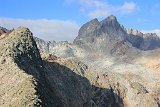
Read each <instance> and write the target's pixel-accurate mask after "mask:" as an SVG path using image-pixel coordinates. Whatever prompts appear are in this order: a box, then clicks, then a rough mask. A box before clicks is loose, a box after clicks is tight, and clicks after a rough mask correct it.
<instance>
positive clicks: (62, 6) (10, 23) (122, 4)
mask: <svg viewBox="0 0 160 107" xmlns="http://www.w3.org/2000/svg"><path fill="white" fill-rule="evenodd" d="M0 7H1V8H0V26H2V27H5V28H8V29H13V28H17V27H19V26H24V27H28V28H29V29H30V30H31V31H32V32H33V34H34V36H37V37H39V38H42V39H44V40H56V41H62V40H68V41H73V39H74V38H75V37H76V36H77V35H78V30H79V28H80V27H81V26H82V25H83V24H85V23H86V22H88V21H89V20H91V19H93V18H98V19H99V21H101V20H103V19H105V18H106V17H107V16H109V15H114V16H116V17H117V20H118V21H119V23H120V24H123V25H124V26H125V27H126V28H133V29H138V30H141V31H142V32H145V33H146V32H156V33H157V34H158V35H159V36H160V12H159V10H160V0H3V1H1V6H0Z"/></svg>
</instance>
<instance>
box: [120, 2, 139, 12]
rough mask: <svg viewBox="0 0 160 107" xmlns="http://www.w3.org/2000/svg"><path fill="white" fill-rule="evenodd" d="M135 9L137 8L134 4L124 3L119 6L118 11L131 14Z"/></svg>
mask: <svg viewBox="0 0 160 107" xmlns="http://www.w3.org/2000/svg"><path fill="white" fill-rule="evenodd" d="M136 8H137V6H136V4H135V3H133V2H125V3H124V4H123V5H122V6H121V8H120V10H121V11H122V12H124V13H132V12H134V11H135V10H136Z"/></svg>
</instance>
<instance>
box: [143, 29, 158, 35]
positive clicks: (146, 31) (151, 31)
mask: <svg viewBox="0 0 160 107" xmlns="http://www.w3.org/2000/svg"><path fill="white" fill-rule="evenodd" d="M142 32H143V33H156V34H157V35H158V36H159V37H160V29H155V30H142Z"/></svg>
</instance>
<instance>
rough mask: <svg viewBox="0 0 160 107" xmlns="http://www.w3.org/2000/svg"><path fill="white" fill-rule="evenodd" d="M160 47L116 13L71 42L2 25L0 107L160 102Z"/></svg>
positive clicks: (121, 106)
mask: <svg viewBox="0 0 160 107" xmlns="http://www.w3.org/2000/svg"><path fill="white" fill-rule="evenodd" d="M35 36H36V35H35ZM159 47H160V39H159V37H158V36H157V35H156V34H154V33H148V34H143V33H141V32H140V31H138V30H134V29H126V28H124V27H123V25H121V24H119V23H118V21H117V19H116V17H115V16H112V15H111V16H109V17H107V18H106V19H104V20H102V21H98V20H97V19H93V20H91V21H89V22H87V23H86V24H84V25H83V26H82V27H81V28H80V30H79V34H78V36H77V37H76V38H75V39H74V41H73V43H69V42H67V41H62V42H55V41H44V40H42V39H39V38H37V37H33V34H32V32H31V31H30V30H29V29H28V28H23V27H19V28H17V29H15V30H7V29H5V28H3V27H0V50H1V51H0V107H160V54H159V52H160V49H159Z"/></svg>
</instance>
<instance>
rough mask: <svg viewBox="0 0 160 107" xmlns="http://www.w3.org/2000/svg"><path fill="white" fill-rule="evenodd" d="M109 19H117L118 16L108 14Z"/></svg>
mask: <svg viewBox="0 0 160 107" xmlns="http://www.w3.org/2000/svg"><path fill="white" fill-rule="evenodd" d="M107 19H108V20H111V21H114V20H117V18H116V16H114V15H110V16H108V17H107Z"/></svg>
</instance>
